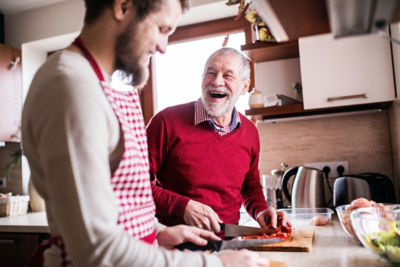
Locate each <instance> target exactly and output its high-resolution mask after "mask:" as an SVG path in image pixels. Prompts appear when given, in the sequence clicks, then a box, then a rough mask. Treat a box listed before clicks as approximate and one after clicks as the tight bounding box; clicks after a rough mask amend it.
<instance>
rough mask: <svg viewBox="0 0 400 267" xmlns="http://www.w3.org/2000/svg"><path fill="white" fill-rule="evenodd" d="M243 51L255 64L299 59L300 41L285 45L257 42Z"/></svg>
mask: <svg viewBox="0 0 400 267" xmlns="http://www.w3.org/2000/svg"><path fill="white" fill-rule="evenodd" d="M241 49H242V51H243V52H244V53H246V55H247V56H248V57H249V58H250V59H251V60H252V61H253V63H257V62H263V61H272V60H280V59H287V58H295V57H299V44H298V41H297V40H295V41H289V42H284V43H271V42H256V43H254V44H247V45H242V46H241Z"/></svg>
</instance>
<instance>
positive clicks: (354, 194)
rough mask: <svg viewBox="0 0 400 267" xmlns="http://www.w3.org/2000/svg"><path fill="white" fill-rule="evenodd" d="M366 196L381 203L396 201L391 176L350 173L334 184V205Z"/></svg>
mask: <svg viewBox="0 0 400 267" xmlns="http://www.w3.org/2000/svg"><path fill="white" fill-rule="evenodd" d="M360 197H364V198H366V199H369V200H373V201H375V202H380V203H396V194H395V191H394V186H393V183H392V181H391V180H390V179H389V177H387V176H385V175H383V174H379V173H362V174H358V175H352V174H348V175H346V176H344V177H339V178H337V179H336V180H335V183H334V185H333V205H334V206H335V207H336V206H340V205H344V204H348V203H350V202H351V201H352V200H354V199H357V198H360Z"/></svg>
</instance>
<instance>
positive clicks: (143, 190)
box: [74, 38, 157, 244]
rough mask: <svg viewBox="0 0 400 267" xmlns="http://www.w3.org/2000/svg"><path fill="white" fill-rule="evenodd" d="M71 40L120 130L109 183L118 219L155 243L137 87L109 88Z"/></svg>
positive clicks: (145, 149) (152, 210)
mask: <svg viewBox="0 0 400 267" xmlns="http://www.w3.org/2000/svg"><path fill="white" fill-rule="evenodd" d="M74 44H76V45H77V46H78V47H79V48H80V49H81V50H82V51H83V52H84V54H85V56H86V58H87V59H88V60H89V62H90V64H91V66H92V68H93V70H94V71H95V72H96V74H97V77H98V78H99V80H100V83H101V86H102V87H103V90H104V93H105V95H106V97H107V99H108V101H109V103H110V105H111V107H112V108H113V110H114V113H115V115H116V116H117V118H118V121H119V123H120V125H121V128H122V132H123V137H124V153H123V155H122V158H121V161H120V163H119V165H118V168H117V169H116V170H115V172H114V173H113V175H112V177H111V185H112V187H113V190H114V195H115V198H116V200H117V202H118V212H119V215H118V221H117V223H118V225H120V226H121V227H123V229H124V230H125V231H126V232H128V233H129V234H131V235H132V236H134V237H136V238H138V239H141V240H143V241H146V242H148V243H150V244H157V242H156V241H157V239H156V231H155V226H154V216H155V204H154V200H153V197H152V193H151V184H150V167H149V159H148V150H147V137H146V129H145V124H144V120H143V114H142V110H141V107H140V101H139V96H138V93H137V91H136V90H134V91H130V92H121V91H116V90H114V89H112V88H111V87H110V86H109V84H108V83H106V82H105V80H104V77H103V74H102V72H101V70H100V68H99V67H98V65H97V63H96V61H95V60H94V58H93V57H92V56H91V55H90V53H89V51H88V50H87V49H86V48H85V47H84V46H83V43H82V42H81V41H80V39H79V38H77V40H76V41H75V42H74Z"/></svg>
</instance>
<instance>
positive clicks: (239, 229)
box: [220, 223, 276, 237]
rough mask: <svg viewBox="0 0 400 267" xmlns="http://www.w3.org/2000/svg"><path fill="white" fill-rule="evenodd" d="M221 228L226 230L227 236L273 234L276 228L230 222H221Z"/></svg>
mask: <svg viewBox="0 0 400 267" xmlns="http://www.w3.org/2000/svg"><path fill="white" fill-rule="evenodd" d="M220 226H221V230H223V231H225V236H226V237H236V236H248V235H261V234H264V233H266V234H271V233H273V232H274V231H276V229H265V228H260V227H251V226H242V225H236V224H230V223H221V224H220Z"/></svg>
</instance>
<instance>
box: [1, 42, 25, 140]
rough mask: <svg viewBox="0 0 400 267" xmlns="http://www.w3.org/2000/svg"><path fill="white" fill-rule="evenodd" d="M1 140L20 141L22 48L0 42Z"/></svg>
mask: <svg viewBox="0 0 400 267" xmlns="http://www.w3.org/2000/svg"><path fill="white" fill-rule="evenodd" d="M0 81H1V82H0V141H6V142H9V141H18V140H16V139H14V138H13V135H15V134H18V132H19V125H20V119H21V109H22V70H21V50H20V49H16V48H13V47H10V46H7V45H4V44H0Z"/></svg>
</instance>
